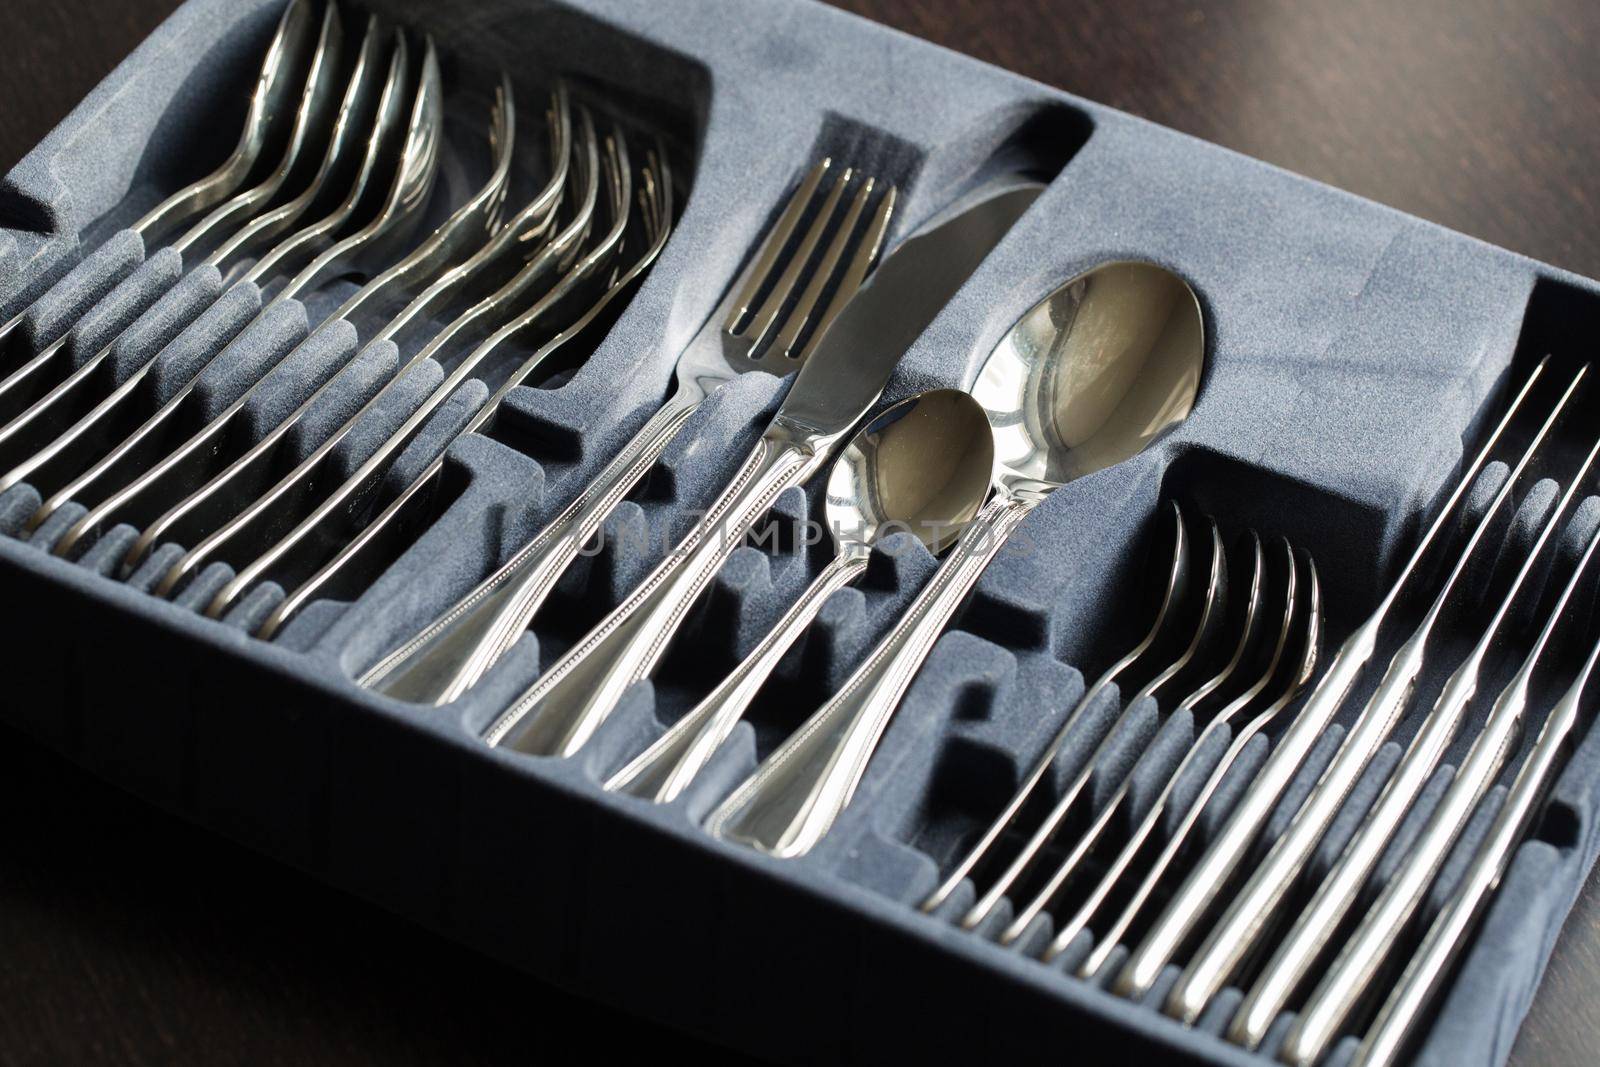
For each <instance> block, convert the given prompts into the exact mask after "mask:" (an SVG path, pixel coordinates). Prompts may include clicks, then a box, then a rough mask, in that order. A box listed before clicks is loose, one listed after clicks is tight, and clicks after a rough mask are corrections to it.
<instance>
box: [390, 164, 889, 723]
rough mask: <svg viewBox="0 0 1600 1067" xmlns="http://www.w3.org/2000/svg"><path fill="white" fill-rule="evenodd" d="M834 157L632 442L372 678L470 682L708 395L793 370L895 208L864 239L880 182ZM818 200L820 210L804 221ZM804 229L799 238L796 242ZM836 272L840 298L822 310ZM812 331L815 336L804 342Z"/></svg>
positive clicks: (401, 683) (866, 263) (805, 186)
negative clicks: (865, 218) (840, 168)
mask: <svg viewBox="0 0 1600 1067" xmlns="http://www.w3.org/2000/svg"><path fill="white" fill-rule="evenodd" d="M832 167H833V163H832V161H831V160H829V159H823V160H822V161H821V162H819V163H818V164H817V165H816V166H815V167H813V168H812V170H811V171H810V173H808V174H807V175H806V177H805V178H804V179H803V180H802V181H801V183H800V186H799V188H798V189H796V190H795V192H794V194H793V195H792V196H791V197H790V198H789V202H788V204H787V206H786V207H785V208H784V210H783V212H782V214H781V215H780V216H779V217H778V221H777V222H776V223H775V224H774V225H773V227H772V230H771V231H770V232H769V233H768V235H767V237H766V239H765V240H764V241H763V242H762V244H761V247H760V248H759V249H758V250H757V252H756V254H755V255H754V257H753V258H752V259H751V261H750V263H749V265H748V266H747V267H746V268H745V270H744V272H743V273H742V274H741V276H740V277H739V279H738V281H737V282H735V284H734V285H733V287H732V288H730V290H729V291H728V293H727V295H726V296H724V298H723V300H722V303H721V304H719V305H718V307H717V310H716V312H715V313H714V314H713V316H712V318H711V320H710V321H709V322H707V324H706V325H705V327H703V328H702V329H701V331H700V333H699V334H697V335H696V337H695V338H694V340H693V341H692V342H691V343H690V344H689V347H688V348H686V349H685V350H684V352H683V354H682V355H681V356H680V357H679V359H678V363H677V368H676V372H675V386H674V389H673V391H672V393H671V394H670V395H669V396H668V398H667V400H666V402H665V403H664V404H663V405H662V406H661V408H660V409H658V410H657V411H656V413H655V414H654V415H652V416H651V417H650V419H649V421H647V422H646V423H645V425H644V426H643V427H642V428H641V429H640V430H639V432H638V433H637V434H635V435H634V437H633V438H632V439H631V440H630V441H629V442H628V444H627V445H626V446H624V448H623V449H622V451H621V452H619V453H618V454H617V455H616V457H615V458H613V459H612V460H611V462H610V463H608V464H607V465H606V466H605V468H604V469H603V470H602V471H601V472H600V473H599V475H598V476H597V477H596V478H595V480H594V481H593V482H591V483H590V484H589V485H588V486H587V487H585V488H584V489H583V491H582V492H580V493H579V494H578V495H577V497H576V498H575V499H573V501H572V502H571V503H570V504H569V505H568V506H567V507H566V508H565V509H564V510H563V511H562V512H561V513H560V514H559V515H557V516H556V518H555V519H554V520H552V521H551V522H550V524H549V525H547V526H546V527H545V528H544V529H543V530H541V531H540V532H539V534H538V535H537V536H536V537H534V539H533V540H532V541H531V542H529V543H528V545H526V546H525V547H524V548H523V549H522V550H521V551H519V552H517V553H516V554H515V555H513V556H512V557H511V558H510V559H509V560H507V561H506V562H505V564H504V565H502V566H501V567H500V569H499V570H497V571H495V572H494V573H493V574H491V575H490V576H489V577H488V578H486V579H484V581H483V582H481V583H480V584H479V585H478V586H477V587H476V588H475V589H473V590H472V591H471V592H470V593H468V594H467V595H466V596H465V597H463V598H462V599H461V600H459V601H458V602H457V603H456V604H455V605H454V606H452V607H451V608H450V609H449V610H448V611H446V612H445V613H444V614H442V615H441V616H439V618H438V619H436V620H435V621H434V622H432V623H431V624H429V625H428V626H427V627H426V628H424V629H423V630H422V631H421V632H420V633H418V634H417V635H416V636H414V637H413V638H411V639H410V640H409V641H407V642H405V643H404V644H402V645H400V646H399V647H398V648H396V649H395V650H394V651H392V652H390V653H389V654H388V655H387V656H385V657H384V658H383V659H381V660H380V661H379V662H378V663H377V664H376V665H375V666H373V667H372V668H371V669H370V670H369V671H367V673H366V674H364V675H363V676H362V677H361V684H362V685H365V686H367V687H369V688H374V689H378V690H380V691H382V692H384V693H386V694H388V695H390V696H394V697H398V698H400V699H404V700H410V701H415V702H418V703H431V704H442V703H445V702H448V701H450V700H453V699H455V698H456V697H458V696H460V695H461V694H462V693H464V692H466V690H467V689H468V688H470V687H471V686H472V685H474V684H475V683H476V682H477V681H478V679H479V678H481V677H482V676H483V674H484V672H485V671H487V670H488V669H489V667H491V666H492V665H493V664H494V663H495V661H496V660H498V659H499V658H500V657H501V656H502V655H503V654H504V653H505V652H506V650H507V649H509V648H510V647H511V645H512V644H513V643H514V642H515V641H516V639H517V636H518V635H519V634H521V633H522V631H523V630H525V629H526V628H527V626H528V623H529V622H530V621H531V620H532V618H533V616H534V614H535V613H536V612H537V611H538V609H539V607H540V605H541V604H542V603H543V602H544V600H545V597H546V596H548V595H549V592H550V590H551V588H552V587H553V586H554V585H555V582H556V580H557V579H558V578H559V577H560V576H561V574H562V573H563V572H564V571H565V570H566V569H567V567H568V566H569V565H570V564H571V563H572V561H573V560H574V559H576V558H577V556H578V553H579V551H580V550H581V548H582V546H583V545H584V544H585V543H586V542H587V541H588V540H589V539H590V538H592V537H593V536H594V534H595V533H596V532H597V531H598V530H599V529H600V526H601V524H602V523H603V522H604V521H605V519H606V516H607V515H609V514H610V513H611V512H612V510H613V509H615V507H616V506H617V504H618V503H620V502H621V500H622V498H623V497H625V496H626V495H627V494H628V492H629V491H630V490H631V489H632V488H633V487H634V486H635V485H636V484H637V483H638V482H639V480H640V479H641V478H642V477H643V476H644V474H645V472H646V471H648V470H649V469H650V467H651V465H652V464H653V463H654V462H655V460H656V458H657V457H658V456H660V455H661V453H662V451H663V450H664V449H665V448H666V446H667V444H668V443H669V442H670V441H671V440H672V439H673V437H674V436H675V435H676V434H677V432H678V430H679V429H681V428H682V427H683V425H684V423H685V421H687V419H688V418H689V416H690V415H691V414H693V413H694V411H695V410H696V409H697V408H698V407H699V406H700V405H701V404H702V403H703V402H704V401H705V399H706V398H707V397H708V396H710V395H711V394H712V393H713V392H715V391H716V390H717V389H718V388H720V387H722V386H723V385H725V384H727V383H728V382H730V381H732V380H733V379H734V378H735V377H737V376H738V375H740V374H744V373H747V372H749V371H755V370H761V371H767V372H769V373H774V374H788V373H790V372H791V371H793V370H794V369H796V368H797V367H798V366H799V365H800V364H801V363H802V362H803V361H804V360H805V358H806V357H807V355H809V354H810V352H811V351H812V349H813V348H814V347H815V345H816V343H817V341H818V340H819V339H820V338H821V336H822V335H823V333H824V332H825V331H826V330H827V328H828V325H829V323H831V322H832V321H833V319H834V317H835V316H836V315H837V314H838V313H839V311H840V310H841V309H842V308H843V307H844V305H845V304H846V303H847V302H848V301H849V299H850V297H851V296H853V295H854V293H855V291H856V290H857V289H858V288H860V286H861V283H862V282H863V281H864V280H865V278H866V275H867V271H868V269H869V268H870V266H871V265H872V262H873V260H874V259H875V258H876V257H877V254H878V250H879V248H880V247H881V245H882V243H883V237H884V233H885V232H886V231H887V229H888V226H889V219H890V216H891V214H892V212H893V210H894V202H895V191H894V190H893V189H892V188H891V189H890V190H888V191H887V192H886V193H885V194H884V195H883V197H882V199H881V200H880V201H879V203H878V206H877V208H876V210H875V211H874V212H873V214H872V216H871V219H870V221H869V222H868V224H867V229H866V231H865V233H863V234H862V235H861V236H860V238H859V239H858V240H855V241H854V243H853V244H852V236H853V235H854V233H855V231H856V229H857V224H858V222H859V220H860V219H861V216H862V215H863V214H864V213H865V211H866V209H867V206H868V203H869V200H870V198H871V195H872V191H873V187H874V184H875V181H874V179H873V178H871V177H865V176H859V175H857V173H856V172H855V171H854V170H852V169H848V168H847V169H845V170H844V172H843V174H842V175H840V176H839V177H838V179H837V180H836V181H834V182H832V184H831V186H829V187H828V189H827V191H826V193H823V191H822V190H823V188H824V182H825V181H826V180H827V178H828V177H829V174H830V171H831V170H832ZM852 185H855V186H856V191H855V194H854V196H853V197H851V199H850V203H849V205H848V207H846V208H845V209H844V217H843V220H842V221H841V222H840V223H839V225H838V229H837V232H836V233H835V236H834V238H833V240H832V241H831V242H830V243H829V244H828V246H827V248H826V250H824V251H823V253H822V256H821V259H820V260H819V261H818V262H817V263H816V264H815V265H812V263H811V260H812V258H813V256H814V255H815V254H816V252H817V250H818V247H819V246H820V245H821V243H822V239H823V236H824V235H825V233H826V230H827V228H828V226H829V224H830V223H831V222H832V221H833V220H834V219H835V217H836V216H837V215H838V214H839V211H840V206H841V203H842V201H843V199H844V196H845V194H846V192H847V190H848V189H849V188H850V187H851V186H852ZM819 200H820V201H821V203H820V206H818V203H817V202H818V201H819ZM813 211H814V218H813V221H812V222H811V224H810V225H809V226H806V227H804V230H803V232H800V231H801V230H802V226H801V224H802V222H803V221H804V219H805V217H806V216H807V214H808V213H812V212H813ZM797 232H799V240H798V243H797V244H796V245H795V247H794V249H793V250H792V251H790V250H789V247H788V246H789V244H790V242H791V239H792V238H794V237H795V235H796V234H797ZM841 268H842V272H841ZM836 274H837V275H838V279H837V284H836V286H835V289H834V293H833V297H832V299H831V300H830V301H829V302H828V304H827V305H826V306H825V307H824V308H823V310H822V311H821V312H820V313H818V310H817V309H818V307H819V305H820V304H821V301H822V296H823V294H824V293H825V292H826V290H827V288H828V286H829V284H830V282H832V281H834V276H835V275H836ZM763 291H766V295H765V298H764V299H761V297H762V293H763ZM797 294H798V299H797V302H796V303H795V304H794V306H793V308H792V309H790V310H789V311H788V313H787V315H785V314H784V309H785V305H786V304H788V303H789V302H790V301H791V300H792V299H795V298H796V295H797ZM758 300H760V302H759V304H758V303H757V301H758ZM752 309H753V310H752ZM808 327H809V333H808ZM802 338H808V339H807V340H805V341H804V342H802Z"/></svg>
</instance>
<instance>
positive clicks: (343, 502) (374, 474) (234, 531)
mask: <svg viewBox="0 0 1600 1067" xmlns="http://www.w3.org/2000/svg"><path fill="white" fill-rule="evenodd" d="M578 117H579V131H580V132H579V138H578V142H579V144H580V145H581V146H583V149H584V150H583V151H581V152H580V154H579V156H578V158H577V160H576V161H575V162H576V164H577V165H576V166H575V167H574V177H575V179H576V181H577V182H578V183H579V184H580V185H581V186H582V188H583V190H584V191H583V193H582V195H581V196H580V197H579V198H578V200H577V204H576V210H575V212H574V214H573V217H572V218H571V219H570V220H569V221H568V222H567V224H566V225H565V226H564V227H563V228H562V229H561V230H560V231H559V232H558V233H557V234H555V235H554V236H553V237H552V238H551V240H550V241H549V243H548V245H547V246H546V247H545V248H544V250H543V251H542V252H540V253H539V255H537V256H536V257H535V258H534V259H533V261H532V262H530V263H529V264H528V265H527V266H525V267H524V268H523V269H522V270H520V271H518V272H517V274H516V275H515V276H514V277H513V278H512V279H511V280H510V281H509V282H507V283H506V284H505V285H503V286H501V287H500V288H499V289H498V290H496V291H495V292H494V293H493V294H492V295H490V296H489V297H486V298H485V299H484V300H482V301H480V302H479V303H478V304H477V305H475V306H474V307H473V308H472V309H470V310H469V311H467V312H466V313H465V314H464V315H462V316H461V317H460V318H458V319H457V320H456V322H455V323H453V324H452V325H451V326H450V327H449V328H448V329H447V330H446V331H445V332H444V333H443V334H441V335H440V336H439V337H436V338H435V339H434V340H433V341H430V342H429V343H428V345H427V346H426V347H425V348H424V349H423V350H422V351H421V352H420V353H419V354H418V355H417V357H416V361H421V360H423V359H428V358H437V357H440V356H442V355H443V354H444V352H445V346H446V345H447V344H450V343H459V342H461V341H463V340H469V341H477V344H476V345H475V346H474V347H473V348H471V349H470V350H469V351H468V353H467V354H466V355H465V356H464V357H463V358H461V359H460V360H459V362H457V363H456V365H455V366H454V367H453V368H452V369H451V371H450V373H448V374H447V375H445V378H444V380H443V381H442V382H440V383H439V385H438V386H436V387H435V388H434V390H433V391H432V392H431V393H429V394H428V396H427V397H426V398H425V399H424V400H423V401H422V403H421V404H420V405H418V406H417V407H416V408H414V409H413V410H412V412H411V413H410V414H409V415H408V416H407V417H406V419H405V421H404V422H402V423H401V424H400V427H399V428H398V429H397V430H396V431H395V432H394V433H393V434H391V435H390V436H389V437H388V438H387V439H386V440H385V441H384V443H383V444H382V445H381V446H379V448H378V449H377V450H376V451H375V452H373V454H372V455H370V456H368V457H367V458H366V459H365V460H364V461H363V462H362V463H361V465H360V466H359V467H357V468H356V470H355V471H354V472H352V473H351V475H350V476H349V477H348V478H347V479H345V481H344V482H343V483H342V484H340V485H339V486H338V487H336V488H335V489H334V490H333V491H332V492H331V493H330V494H329V495H327V496H326V497H324V498H322V499H321V500H320V501H319V502H317V503H316V504H315V506H314V507H312V508H311V510H310V511H309V512H308V513H307V514H306V515H305V516H304V517H303V518H302V519H300V521H299V522H297V523H295V524H294V525H293V526H292V527H291V528H289V529H288V530H287V531H286V532H283V527H284V523H285V521H287V519H288V518H292V516H293V515H295V514H296V513H298V510H299V506H300V505H301V504H302V503H306V502H309V501H310V500H311V499H313V497H312V494H313V493H314V491H315V490H316V488H317V486H316V482H317V479H316V478H314V477H313V476H312V473H311V472H312V471H313V470H314V469H315V468H316V467H317V466H318V465H319V464H321V463H323V462H325V460H326V458H327V456H329V455H330V454H331V452H332V449H331V448H328V449H323V450H318V452H316V453H314V454H313V455H312V456H310V457H307V459H306V460H305V461H303V462H302V463H301V464H300V465H298V466H297V467H296V468H295V469H294V470H293V471H290V472H289V473H288V474H287V475H285V476H284V478H283V479H282V480H280V481H279V483H278V484H277V486H276V487H274V489H273V490H271V491H269V492H268V493H267V494H266V495H265V496H264V498H263V499H264V500H266V501H268V502H270V503H269V504H268V505H266V506H259V507H255V508H252V509H250V510H248V511H246V512H245V513H244V514H242V515H241V516H239V517H237V518H236V519H234V520H233V521H231V522H229V523H227V524H226V525H224V526H223V527H222V528H221V529H219V530H218V531H217V532H216V533H215V534H213V535H212V536H211V537H209V538H207V539H206V540H205V541H204V542H202V543H201V545H200V546H197V547H196V548H194V549H191V550H190V553H189V558H188V560H187V561H185V562H184V563H181V564H180V565H186V566H188V567H190V568H193V567H195V566H197V563H196V562H195V560H196V559H200V558H203V557H204V556H206V555H210V554H214V553H216V552H218V551H220V549H221V547H222V546H225V545H227V546H232V547H234V548H235V549H236V553H235V558H239V559H243V560H248V562H246V563H244V564H243V565H241V566H240V567H239V568H238V572H237V573H236V574H235V575H234V576H233V578H232V579H230V580H229V581H228V582H227V584H225V585H224V586H223V587H222V589H220V590H219V591H218V592H217V593H216V595H215V596H214V597H213V598H212V599H211V601H210V603H209V604H207V606H206V613H207V614H208V615H210V616H212V617H213V618H220V617H221V616H222V614H223V613H224V612H225V611H226V610H227V609H228V608H229V607H231V606H232V604H233V603H234V601H235V600H237V598H238V597H239V596H240V595H242V594H243V592H244V591H245V590H246V589H249V588H250V587H251V586H253V585H255V584H256V583H257V582H259V581H261V580H262V579H263V578H264V577H265V576H266V575H268V574H269V573H272V574H281V575H284V576H285V578H286V582H285V583H281V584H287V585H289V586H291V587H292V586H294V585H296V584H298V581H299V580H300V578H301V577H302V576H304V575H309V574H311V573H314V572H315V570H316V569H317V567H319V566H320V565H321V564H322V563H323V562H325V560H326V558H327V555H328V554H331V552H332V551H334V550H335V549H334V548H330V547H329V546H330V545H335V546H336V545H337V543H338V542H339V540H340V539H341V538H342V537H343V536H345V532H346V531H347V529H348V527H350V526H352V525H356V523H352V522H351V521H350V520H351V519H357V520H359V518H360V517H361V516H364V515H366V514H368V513H369V511H370V509H371V508H372V506H373V504H374V501H375V499H376V496H377V493H378V490H379V488H380V486H381V484H382V481H383V477H384V474H385V472H387V470H388V469H389V465H390V463H391V462H392V461H393V460H394V459H395V458H396V457H398V456H399V454H400V452H401V450H403V449H404V448H405V447H406V445H408V444H409V443H410V442H411V441H412V440H413V439H415V438H416V436H417V434H419V433H420V432H421V431H422V428H423V426H424V425H426V423H427V421H428V419H429V417H431V416H432V415H433V413H434V412H435V411H437V410H438V409H439V408H440V407H441V406H442V405H443V404H444V403H445V401H447V400H448V399H449V398H450V396H451V395H452V394H454V392H455V391H456V390H457V389H458V388H460V386H461V385H463V384H464V383H465V382H466V381H467V379H468V378H471V377H473V376H474V375H475V374H477V373H478V372H479V368H481V367H483V366H484V365H485V364H486V363H487V362H488V360H489V359H490V357H491V356H492V355H493V354H494V353H496V352H497V351H499V350H500V349H501V348H502V347H503V346H505V345H506V344H508V343H510V342H511V341H514V340H516V339H518V338H520V337H522V336H523V335H525V334H526V333H528V332H529V330H530V329H531V327H532V326H533V325H534V324H535V323H538V322H540V321H541V320H542V318H543V316H544V315H545V314H546V313H548V312H549V311H550V310H551V309H552V308H555V307H557V306H560V305H563V304H564V303H566V302H567V301H568V298H569V297H570V296H571V295H572V293H573V291H574V290H575V289H577V288H578V287H579V286H584V285H588V284H589V283H590V282H594V281H597V280H598V279H599V275H600V272H601V271H602V269H603V268H604V267H605V266H606V265H607V264H609V263H610V261H611V260H612V259H613V258H614V257H615V256H616V255H617V253H618V251H619V250H620V248H621V243H622V235H623V232H624V230H625V228H626V224H627V219H628V215H629V204H630V202H631V200H632V182H633V172H632V166H631V164H630V162H629V158H628V151H627V143H626V141H625V139H624V138H623V136H622V133H621V131H620V130H615V129H614V130H613V131H612V132H611V133H610V134H609V135H608V136H607V138H606V145H605V152H604V153H603V154H602V153H600V152H599V150H598V145H597V144H596V140H595V133H594V129H593V120H592V119H591V118H590V116H589V112H588V110H587V109H584V108H580V109H579V112H578ZM597 157H600V158H597ZM602 163H603V165H602ZM602 171H603V174H604V180H603V181H602ZM602 186H603V188H604V191H605V197H604V203H605V208H606V210H605V211H604V212H603V213H601V212H598V210H597V209H598V208H599V207H600V204H601V195H600V194H601V190H602ZM602 217H603V218H605V219H606V221H607V226H608V228H607V229H605V230H602V231H599V232H598V235H596V234H595V233H594V226H595V223H596V221H597V219H599V218H602ZM591 236H594V237H595V240H594V241H593V242H592V243H590V244H587V245H586V243H585V242H586V241H587V240H588V238H590V237H591ZM552 275H559V277H555V278H553V279H552V280H553V284H552V285H551V286H550V288H549V289H548V290H545V291H544V292H542V293H541V294H540V295H539V296H538V297H537V298H536V299H534V300H533V301H532V303H531V306H530V305H527V304H525V303H524V301H526V300H527V299H528V297H529V296H530V295H531V294H532V293H533V292H537V291H538V290H537V289H536V288H535V284H536V283H537V282H538V281H539V280H540V279H543V278H546V277H550V276H552ZM602 288H608V286H602ZM388 388H393V385H392V384H391V386H390V387H388ZM386 391H387V390H385V391H380V393H379V394H378V395H377V396H375V397H373V399H372V400H370V401H368V403H367V404H366V405H364V406H363V409H362V411H361V412H358V413H357V414H356V415H355V416H354V417H353V418H355V419H359V418H360V417H361V415H362V414H363V413H364V412H365V411H368V410H371V409H372V408H375V407H376V406H377V405H378V404H379V403H381V401H382V398H383V396H384V395H385V392H386ZM335 527H336V528H337V532H332V531H333V530H334V528H335ZM251 535H258V536H259V540H258V541H256V542H255V543H254V544H251V543H249V542H248V538H249V537H250V536H251ZM241 540H244V541H246V543H245V544H242V545H241V544H239V543H238V542H240V541H241ZM263 542H264V543H263ZM257 546H260V547H257Z"/></svg>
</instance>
